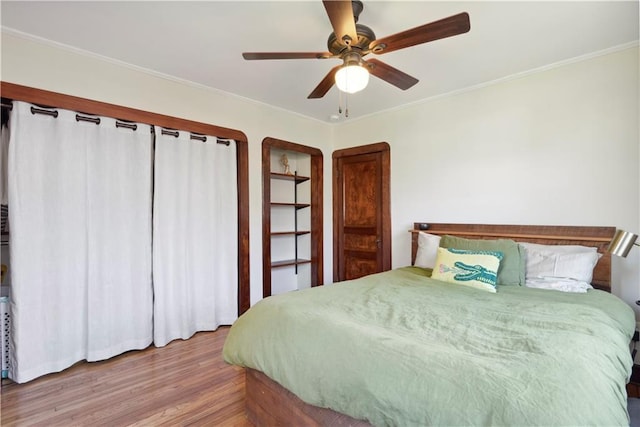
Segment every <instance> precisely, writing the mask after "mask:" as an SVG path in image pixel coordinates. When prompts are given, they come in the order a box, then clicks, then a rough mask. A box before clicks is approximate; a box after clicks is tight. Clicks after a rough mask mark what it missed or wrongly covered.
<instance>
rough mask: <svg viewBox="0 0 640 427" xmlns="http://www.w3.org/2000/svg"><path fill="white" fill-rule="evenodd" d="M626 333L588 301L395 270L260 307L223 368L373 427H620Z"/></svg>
mask: <svg viewBox="0 0 640 427" xmlns="http://www.w3.org/2000/svg"><path fill="white" fill-rule="evenodd" d="M634 328H635V319H634V313H633V311H632V310H631V308H630V307H628V306H627V305H626V304H625V303H624V302H622V301H621V300H620V299H618V298H617V297H615V296H613V295H610V294H608V293H605V292H602V291H597V290H590V291H589V292H588V293H586V294H570V293H563V292H558V291H550V290H542V289H529V288H525V287H519V286H503V287H499V288H498V292H497V293H495V294H494V293H489V292H485V291H482V290H477V289H474V288H469V287H465V286H460V285H452V284H447V283H444V282H440V281H436V280H433V279H430V278H428V277H425V275H424V272H423V270H421V269H418V268H413V267H406V268H400V269H396V270H392V271H388V272H385V273H380V274H376V275H372V276H368V277H365V278H361V279H358V280H352V281H348V282H342V283H339V284H334V285H331V286H324V287H318V288H313V289H308V290H303V291H298V292H292V293H287V294H284V295H279V296H274V297H270V298H266V299H264V300H262V301H260V302H259V303H257V304H256V305H255V306H254V307H252V308H251V309H250V310H249V311H248V312H246V313H245V314H244V315H243V316H241V317H240V318H239V319H238V320H237V321H236V323H235V324H234V325H233V327H232V328H231V330H230V331H229V335H228V337H227V341H226V343H225V346H224V358H225V360H226V361H227V362H229V363H232V364H236V365H240V366H244V367H249V368H253V369H257V370H259V371H262V372H264V373H265V374H266V375H267V376H269V377H270V378H272V379H274V380H275V381H277V382H278V383H280V384H281V385H283V386H284V387H286V388H287V389H289V390H291V391H292V392H293V393H295V394H296V395H297V396H298V397H300V398H301V399H302V400H304V401H305V402H308V403H311V404H313V405H316V406H321V407H327V408H331V409H333V410H335V411H338V412H342V413H344V414H348V415H350V416H352V417H354V418H358V419H365V420H368V421H369V422H371V423H372V424H374V425H379V426H383V425H397V426H411V425H447V426H453V425H456V426H458V425H509V426H512V425H522V426H534V425H535V426H541V425H544V426H547V425H599V426H602V425H628V423H629V421H628V416H627V409H626V391H625V384H626V382H627V379H628V377H629V375H630V372H631V366H632V360H631V356H630V352H629V342H630V340H631V337H632V334H633V331H634Z"/></svg>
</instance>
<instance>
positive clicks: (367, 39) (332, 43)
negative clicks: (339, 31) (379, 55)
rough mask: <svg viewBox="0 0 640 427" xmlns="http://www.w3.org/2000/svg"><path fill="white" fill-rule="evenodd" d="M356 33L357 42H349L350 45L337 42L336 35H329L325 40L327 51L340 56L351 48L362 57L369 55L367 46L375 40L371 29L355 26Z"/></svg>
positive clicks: (340, 41)
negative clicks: (357, 51) (360, 53)
mask: <svg viewBox="0 0 640 427" xmlns="http://www.w3.org/2000/svg"><path fill="white" fill-rule="evenodd" d="M356 33H357V34H358V40H357V41H356V42H355V43H354V42H351V43H350V45H347V44H345V43H344V41H342V40H338V37H336V33H331V34H330V35H329V39H328V40H327V48H328V49H329V52H331V53H332V54H334V55H337V56H340V55H342V54H344V53H345V52H346V51H348V50H349V48H351V49H359V50H360V51H361V52H362V55H363V56H364V55H366V54H367V53H369V52H368V49H369V44H370V43H371V42H372V41H374V40H375V39H376V35H375V33H374V32H373V30H372V29H371V28H369V27H367V26H366V25H362V24H356Z"/></svg>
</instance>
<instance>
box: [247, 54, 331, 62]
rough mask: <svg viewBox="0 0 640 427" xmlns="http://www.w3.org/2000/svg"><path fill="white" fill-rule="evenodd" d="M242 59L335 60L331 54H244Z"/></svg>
mask: <svg viewBox="0 0 640 427" xmlns="http://www.w3.org/2000/svg"><path fill="white" fill-rule="evenodd" d="M242 57H243V58H244V59H247V60H252V59H325V58H333V54H332V53H331V52H244V53H243V54H242Z"/></svg>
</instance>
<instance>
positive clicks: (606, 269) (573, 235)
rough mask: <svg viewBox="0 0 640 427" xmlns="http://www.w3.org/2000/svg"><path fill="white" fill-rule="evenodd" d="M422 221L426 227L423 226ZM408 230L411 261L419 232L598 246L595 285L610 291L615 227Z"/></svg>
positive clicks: (446, 226)
mask: <svg viewBox="0 0 640 427" xmlns="http://www.w3.org/2000/svg"><path fill="white" fill-rule="evenodd" d="M425 224H426V225H427V226H428V228H426V229H425V228H424V226H425ZM410 231H411V264H412V265H413V263H414V262H415V260H416V253H417V251H418V232H419V231H425V232H427V233H430V234H437V235H444V234H449V235H451V236H458V237H464V238H467V239H512V240H515V241H516V242H531V243H540V244H543V245H581V246H593V247H596V248H598V252H600V253H601V254H602V257H601V258H600V260H599V261H598V263H597V264H596V266H595V268H594V270H593V280H592V285H593V287H594V288H598V289H602V290H604V291H607V292H611V254H609V253H607V252H606V249H607V246H608V245H609V242H610V241H611V239H612V238H613V235H614V234H615V232H616V228H615V227H586V226H585V227H582V226H569V225H498V224H445V223H432V222H414V223H413V229H412V230H410Z"/></svg>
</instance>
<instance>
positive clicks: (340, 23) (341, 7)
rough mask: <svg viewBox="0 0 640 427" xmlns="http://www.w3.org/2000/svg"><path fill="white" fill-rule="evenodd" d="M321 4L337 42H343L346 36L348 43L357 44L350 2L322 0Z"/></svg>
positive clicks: (346, 0) (344, 0)
mask: <svg viewBox="0 0 640 427" xmlns="http://www.w3.org/2000/svg"><path fill="white" fill-rule="evenodd" d="M322 4H324V8H325V9H326V11H327V15H329V20H330V21H331V26H332V27H333V32H334V33H335V34H336V37H337V38H338V40H341V41H345V38H344V37H345V36H348V37H349V43H351V42H353V43H357V42H358V33H357V32H356V22H355V19H354V18H353V6H352V4H351V0H323V1H322ZM349 43H345V44H349Z"/></svg>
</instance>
